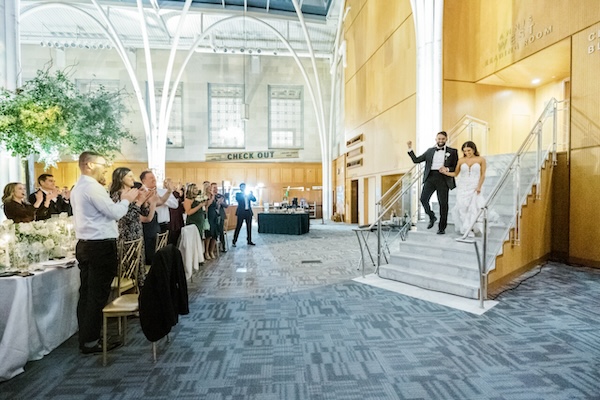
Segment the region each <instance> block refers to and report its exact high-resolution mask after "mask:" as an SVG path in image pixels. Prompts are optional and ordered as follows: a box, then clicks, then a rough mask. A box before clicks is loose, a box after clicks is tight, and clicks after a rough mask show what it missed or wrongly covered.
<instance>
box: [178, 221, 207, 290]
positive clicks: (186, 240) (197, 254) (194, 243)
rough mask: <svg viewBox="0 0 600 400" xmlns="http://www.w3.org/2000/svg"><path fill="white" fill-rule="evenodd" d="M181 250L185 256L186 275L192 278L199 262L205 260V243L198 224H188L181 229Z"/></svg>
mask: <svg viewBox="0 0 600 400" xmlns="http://www.w3.org/2000/svg"><path fill="white" fill-rule="evenodd" d="M179 251H181V256H182V257H183V265H184V267H185V277H186V278H187V279H190V278H191V277H192V274H193V273H194V270H196V271H197V270H198V268H199V264H200V263H201V262H204V243H202V239H201V238H200V232H198V228H197V227H196V225H186V226H184V227H183V228H182V229H181V236H180V237H179Z"/></svg>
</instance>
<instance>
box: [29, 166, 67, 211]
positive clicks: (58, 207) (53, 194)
mask: <svg viewBox="0 0 600 400" xmlns="http://www.w3.org/2000/svg"><path fill="white" fill-rule="evenodd" d="M37 181H38V185H39V189H38V190H37V191H35V192H33V193H31V194H30V195H29V202H30V203H32V204H33V203H35V201H36V196H37V194H38V193H39V192H42V195H43V199H44V205H45V206H46V207H47V208H48V212H47V213H44V214H43V215H40V216H38V218H37V219H38V220H42V219H48V218H50V217H51V216H52V214H60V213H63V212H69V209H70V205H69V202H70V200H69V198H70V195H71V192H69V191H63V192H62V193H61V191H60V190H59V189H58V188H57V187H56V181H55V180H54V176H52V175H50V174H41V175H40V176H39V177H38V180H37Z"/></svg>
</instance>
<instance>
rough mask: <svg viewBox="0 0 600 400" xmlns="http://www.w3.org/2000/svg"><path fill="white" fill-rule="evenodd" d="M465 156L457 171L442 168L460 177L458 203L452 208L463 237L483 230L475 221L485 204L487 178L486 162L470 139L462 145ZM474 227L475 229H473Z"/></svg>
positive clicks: (455, 226)
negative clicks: (483, 193) (482, 190)
mask: <svg viewBox="0 0 600 400" xmlns="http://www.w3.org/2000/svg"><path fill="white" fill-rule="evenodd" d="M461 149H462V152H463V157H462V158H461V159H460V160H458V163H457V164H456V169H455V172H449V171H448V169H447V168H445V167H442V168H440V172H441V173H442V174H444V175H448V176H454V177H458V179H457V181H456V204H455V205H454V207H453V208H452V218H453V220H454V228H455V230H456V231H457V232H458V233H460V234H462V235H463V236H462V238H461V239H464V238H465V237H467V236H469V237H472V236H474V235H475V233H479V232H481V229H482V227H481V226H480V224H476V225H475V226H474V227H473V223H474V222H475V219H476V218H477V215H478V214H479V212H480V210H481V208H482V207H483V206H484V205H485V199H484V198H483V196H482V195H481V187H482V186H483V182H484V180H485V169H486V162H485V158H483V157H481V156H480V155H479V152H478V151H477V146H476V145H475V143H473V142H471V141H468V142H465V143H464V144H463V145H462V147H461ZM471 227H473V230H471Z"/></svg>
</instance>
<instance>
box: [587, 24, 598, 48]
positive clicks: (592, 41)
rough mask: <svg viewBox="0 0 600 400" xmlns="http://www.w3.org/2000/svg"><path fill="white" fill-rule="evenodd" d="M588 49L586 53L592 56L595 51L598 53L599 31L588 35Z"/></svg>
mask: <svg viewBox="0 0 600 400" xmlns="http://www.w3.org/2000/svg"><path fill="white" fill-rule="evenodd" d="M588 42H589V44H588V47H587V53H588V54H593V53H595V52H597V51H600V29H599V30H597V31H594V32H592V33H590V34H589V35H588Z"/></svg>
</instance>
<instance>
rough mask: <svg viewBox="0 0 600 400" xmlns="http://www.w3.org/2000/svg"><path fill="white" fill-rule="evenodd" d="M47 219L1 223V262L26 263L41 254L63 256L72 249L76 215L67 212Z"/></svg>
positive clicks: (37, 259) (38, 259)
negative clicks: (71, 215) (68, 214)
mask: <svg viewBox="0 0 600 400" xmlns="http://www.w3.org/2000/svg"><path fill="white" fill-rule="evenodd" d="M63 214H64V215H62V214H61V215H60V216H59V217H58V218H50V219H48V220H45V221H34V222H22V223H17V224H15V223H13V221H12V220H6V221H3V222H2V223H1V224H0V251H1V253H2V258H1V259H0V264H5V266H8V265H6V264H8V263H9V262H10V267H11V268H19V267H24V265H23V264H27V265H26V266H27V267H28V265H29V264H32V263H35V262H38V261H40V259H41V258H46V257H47V258H53V257H64V256H66V253H67V251H69V250H72V249H73V245H74V243H75V231H74V229H73V218H72V217H68V216H67V214H66V213H63Z"/></svg>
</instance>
